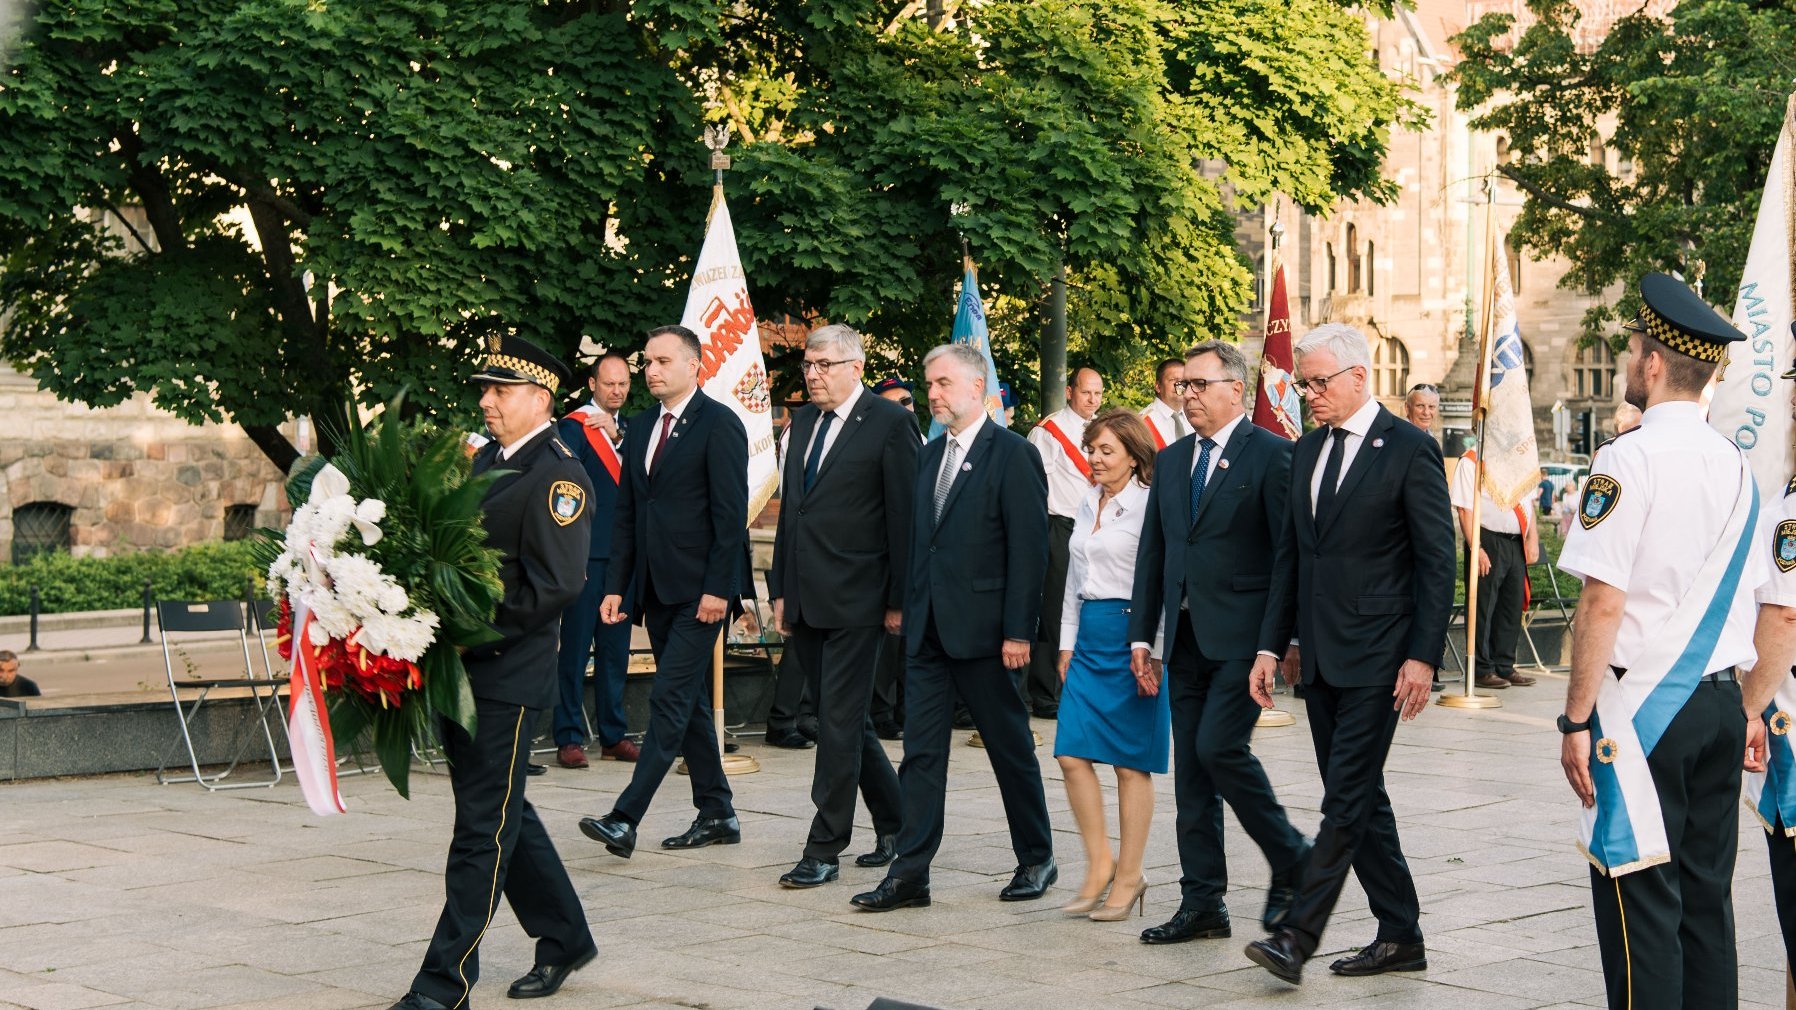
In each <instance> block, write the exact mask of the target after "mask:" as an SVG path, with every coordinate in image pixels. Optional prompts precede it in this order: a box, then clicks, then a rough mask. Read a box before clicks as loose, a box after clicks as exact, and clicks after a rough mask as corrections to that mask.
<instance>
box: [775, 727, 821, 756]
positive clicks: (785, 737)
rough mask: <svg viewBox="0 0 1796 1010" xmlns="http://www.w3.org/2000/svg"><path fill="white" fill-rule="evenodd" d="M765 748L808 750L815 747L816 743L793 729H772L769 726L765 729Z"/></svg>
mask: <svg viewBox="0 0 1796 1010" xmlns="http://www.w3.org/2000/svg"><path fill="white" fill-rule="evenodd" d="M767 746H769V747H784V748H786V749H787V750H808V749H809V748H812V747H815V746H817V741H815V740H812V739H811V738H810V737H808V736H805V735H804V734H803V733H800V732H799V731H797V730H795V729H774V728H773V727H772V726H769V727H767Z"/></svg>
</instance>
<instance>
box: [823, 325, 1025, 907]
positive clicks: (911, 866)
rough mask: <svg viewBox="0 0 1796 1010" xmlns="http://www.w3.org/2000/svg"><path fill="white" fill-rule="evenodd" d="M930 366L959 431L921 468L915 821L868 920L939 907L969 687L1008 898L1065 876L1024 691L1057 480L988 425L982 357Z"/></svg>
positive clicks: (948, 418)
mask: <svg viewBox="0 0 1796 1010" xmlns="http://www.w3.org/2000/svg"><path fill="white" fill-rule="evenodd" d="M923 367H924V374H925V376H926V378H927V381H928V383H929V409H930V411H931V412H932V413H933V414H934V415H935V417H936V420H938V421H941V422H942V423H943V424H945V425H947V428H948V430H947V432H945V433H944V434H943V436H942V437H941V438H938V439H935V440H934V441H932V442H930V443H929V445H928V446H926V447H925V448H924V449H923V454H922V457H921V460H920V462H919V464H918V467H917V484H916V497H915V499H914V500H913V503H912V516H913V518H912V521H911V538H910V577H909V579H908V583H907V587H906V590H905V595H904V616H903V631H904V637H905V647H906V650H907V653H908V655H909V658H910V665H909V669H908V672H907V673H906V674H905V722H904V764H903V765H902V766H901V767H900V768H899V770H898V781H899V788H900V791H901V793H902V795H903V804H904V806H903V810H904V815H903V816H904V822H903V826H902V827H901V828H900V829H899V833H898V858H897V859H896V860H894V861H893V863H892V868H891V870H890V871H889V873H888V875H887V876H886V879H885V880H884V881H882V882H881V883H880V885H879V887H878V888H876V889H875V890H872V891H868V892H866V893H863V894H857V895H855V896H854V898H853V899H852V902H853V904H855V905H856V906H858V907H860V908H863V909H866V910H867V911H870V912H885V911H890V910H892V909H895V908H905V907H909V906H922V905H927V904H929V864H930V862H931V861H932V860H934V858H935V853H936V850H937V849H938V848H940V847H941V844H942V817H943V813H944V808H945V805H946V801H947V789H948V743H949V738H950V737H951V736H952V735H953V719H954V696H955V694H956V693H957V692H958V693H959V695H960V697H961V698H962V699H963V700H964V701H965V702H966V705H967V708H968V710H969V711H970V712H971V713H972V716H973V722H974V725H976V726H978V728H979V734H980V736H981V737H982V738H983V739H984V741H985V753H986V757H987V758H988V759H989V760H990V761H991V763H992V772H993V774H995V775H996V776H997V779H998V794H999V796H1000V797H1001V798H1002V799H1003V801H1004V815H1005V817H1006V819H1008V820H1009V822H1010V843H1011V847H1012V849H1013V850H1014V851H1015V852H1016V857H1017V868H1016V872H1015V874H1014V875H1013V876H1012V877H1011V881H1010V883H1009V885H1007V886H1006V887H1005V888H1004V889H1003V891H1002V892H1000V893H999V898H1000V899H1002V900H1004V901H1026V900H1029V899H1032V898H1039V897H1041V896H1042V894H1043V892H1045V891H1046V890H1047V888H1048V887H1049V886H1050V885H1052V884H1053V883H1054V881H1055V880H1056V879H1057V878H1058V877H1059V870H1058V869H1057V868H1056V867H1055V865H1054V843H1053V838H1052V836H1051V834H1050V829H1049V826H1048V802H1047V797H1046V795H1045V794H1044V793H1043V791H1042V785H1041V765H1040V764H1039V763H1038V762H1037V761H1036V759H1035V742H1034V738H1033V737H1032V736H1031V733H1030V729H1029V710H1028V709H1027V708H1025V707H1024V706H1023V700H1022V696H1021V695H1020V694H1019V693H1018V687H1019V678H1021V677H1022V675H1023V671H1024V669H1025V668H1027V667H1028V665H1029V651H1030V643H1031V642H1033V641H1034V640H1035V637H1036V631H1037V625H1036V619H1037V617H1038V611H1039V609H1040V607H1041V586H1042V579H1043V577H1044V576H1045V575H1046V572H1047V567H1048V481H1047V475H1046V473H1045V472H1043V470H1042V465H1041V456H1040V454H1039V453H1037V452H1036V451H1035V447H1034V446H1032V445H1030V444H1029V443H1028V442H1027V441H1026V440H1025V439H1023V438H1022V437H1021V436H1019V435H1017V434H1015V433H1013V432H1011V431H1009V430H1007V429H1004V428H1000V427H998V426H997V425H995V424H992V423H990V422H989V420H988V419H987V417H986V414H985V400H986V389H985V368H986V366H985V359H984V357H982V356H981V355H980V354H979V352H978V351H977V350H975V349H973V348H972V347H971V346H969V345H966V344H944V345H942V346H940V347H937V348H936V349H934V350H932V351H930V352H929V354H928V355H927V356H926V357H924V359H923Z"/></svg>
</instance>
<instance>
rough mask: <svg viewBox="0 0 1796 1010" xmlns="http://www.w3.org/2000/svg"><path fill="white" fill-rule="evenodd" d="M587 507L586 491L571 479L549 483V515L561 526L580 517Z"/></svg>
mask: <svg viewBox="0 0 1796 1010" xmlns="http://www.w3.org/2000/svg"><path fill="white" fill-rule="evenodd" d="M585 508H586V491H585V489H583V488H582V487H580V485H578V484H576V483H574V482H573V481H571V480H558V481H556V482H555V483H553V484H550V485H549V517H550V518H551V519H554V520H555V522H556V523H557V524H559V525H561V526H566V525H568V524H569V523H571V522H573V521H574V520H576V519H578V518H580V513H581V511H582V510H584V509H585Z"/></svg>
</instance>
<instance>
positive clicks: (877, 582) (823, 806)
mask: <svg viewBox="0 0 1796 1010" xmlns="http://www.w3.org/2000/svg"><path fill="white" fill-rule="evenodd" d="M865 362H866V353H865V351H864V350H863V349H862V344H861V335H860V334H859V333H856V332H855V331H854V330H852V329H850V328H848V327H846V326H839V325H837V326H824V327H821V328H819V329H817V330H815V331H813V332H812V333H811V335H810V337H809V339H807V340H806V341H805V350H804V364H803V369H804V382H805V391H806V392H807V393H808V394H810V398H811V402H810V403H809V404H807V405H805V406H804V407H801V408H799V409H798V411H797V413H796V414H794V416H793V418H792V423H791V425H790V426H789V427H788V428H787V429H786V430H787V432H788V441H787V444H786V456H785V477H784V484H783V486H782V487H783V489H782V491H781V505H780V516H779V528H778V530H777V531H776V533H775V536H774V541H773V567H772V568H771V569H770V570H769V571H768V573H767V590H768V596H769V598H771V599H772V600H773V620H774V623H775V624H776V625H777V626H778V627H779V629H780V632H781V633H782V634H784V635H785V636H786V653H787V660H788V661H789V662H796V663H797V664H798V666H799V669H800V670H802V671H803V673H804V677H805V681H806V683H807V684H808V685H809V692H810V696H811V698H812V699H813V702H814V704H815V705H816V707H817V766H816V771H815V773H814V775H813V776H812V778H811V801H812V802H813V803H815V804H816V806H817V816H816V817H815V818H813V819H812V821H811V833H810V837H809V838H808V839H807V840H806V842H805V847H804V858H802V859H800V860H799V861H798V865H797V866H795V867H793V868H792V869H791V870H790V871H789V872H787V873H786V874H785V875H784V876H782V877H780V883H781V884H782V885H784V886H786V887H816V886H817V885H819V884H825V883H828V882H829V881H831V880H834V879H836V876H837V874H838V872H839V871H838V869H837V863H838V860H839V857H840V856H841V854H842V850H843V849H844V848H847V846H848V839H849V835H850V834H851V832H852V831H853V829H854V794H855V787H856V785H857V784H858V785H859V787H860V791H861V793H862V794H863V795H864V796H865V797H866V799H867V810H868V812H869V813H871V814H872V815H873V833H874V836H875V840H876V841H875V845H874V851H873V852H872V853H869V854H867V855H863V856H861V857H860V858H859V859H858V860H857V862H859V863H860V865H862V866H883V865H885V864H886V863H888V862H890V861H891V859H892V855H893V848H894V845H895V844H896V836H897V834H898V823H899V815H900V809H899V808H900V799H899V793H898V773H897V772H895V771H893V770H892V762H891V760H890V759H888V758H887V757H886V752H885V748H884V747H883V746H882V745H881V744H880V742H879V737H878V736H877V735H876V734H875V733H874V732H873V723H872V720H871V719H869V718H868V706H869V702H870V699H871V697H872V694H873V675H874V669H875V657H876V656H877V654H878V652H879V647H880V641H881V639H883V638H884V637H885V635H886V633H887V632H888V631H889V632H893V633H896V632H897V631H898V630H899V629H900V628H902V627H903V621H902V618H901V614H902V608H903V606H904V573H905V559H906V556H907V550H908V547H909V545H910V528H911V507H912V496H913V495H915V494H916V486H917V450H918V448H919V446H918V444H917V427H916V422H915V421H913V420H912V419H911V418H912V415H911V414H910V412H909V411H907V410H905V409H904V408H903V407H900V406H898V405H897V404H895V403H893V402H891V401H890V400H885V399H882V398H880V397H878V396H875V395H873V394H872V393H870V392H868V391H867V389H866V388H865V387H863V386H862V385H861V369H862V368H863V367H864V365H865Z"/></svg>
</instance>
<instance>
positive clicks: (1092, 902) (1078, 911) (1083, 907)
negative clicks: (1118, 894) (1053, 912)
mask: <svg viewBox="0 0 1796 1010" xmlns="http://www.w3.org/2000/svg"><path fill="white" fill-rule="evenodd" d="M1114 883H1116V875H1115V874H1114V873H1113V874H1111V875H1110V879H1109V880H1106V881H1104V886H1103V887H1100V888H1098V893H1096V894H1094V895H1092V896H1091V897H1089V898H1086V897H1078V898H1074V899H1073V900H1072V901H1069V902H1067V903H1066V904H1064V905H1062V906H1060V910H1061V911H1062V912H1065V913H1066V914H1067V915H1087V914H1089V913H1090V912H1091V910H1092V909H1094V908H1096V907H1098V906H1099V905H1101V904H1103V903H1104V898H1105V896H1106V895H1108V894H1109V893H1110V885H1112V884H1114Z"/></svg>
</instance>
